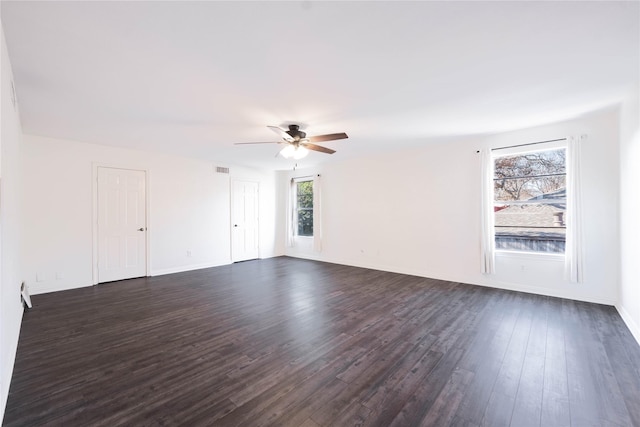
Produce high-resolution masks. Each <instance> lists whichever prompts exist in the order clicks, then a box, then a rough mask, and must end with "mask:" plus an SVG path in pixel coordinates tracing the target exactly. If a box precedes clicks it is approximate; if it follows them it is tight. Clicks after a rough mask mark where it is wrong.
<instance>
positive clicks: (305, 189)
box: [295, 181, 313, 236]
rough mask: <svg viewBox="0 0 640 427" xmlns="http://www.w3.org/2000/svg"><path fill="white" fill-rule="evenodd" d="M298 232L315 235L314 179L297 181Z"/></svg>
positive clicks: (298, 233) (299, 233)
mask: <svg viewBox="0 0 640 427" xmlns="http://www.w3.org/2000/svg"><path fill="white" fill-rule="evenodd" d="M295 219H296V223H297V225H296V234H297V235H298V236H313V181H300V182H297V183H296V216H295Z"/></svg>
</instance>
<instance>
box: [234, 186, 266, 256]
mask: <svg viewBox="0 0 640 427" xmlns="http://www.w3.org/2000/svg"><path fill="white" fill-rule="evenodd" d="M231 185H232V192H231V198H232V201H231V258H232V261H233V262H237V261H246V260H248V259H256V258H258V257H259V256H260V253H259V227H258V223H259V218H258V200H259V199H258V183H257V182H250V181H237V180H233V181H232V182H231Z"/></svg>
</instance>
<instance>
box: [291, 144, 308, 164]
mask: <svg viewBox="0 0 640 427" xmlns="http://www.w3.org/2000/svg"><path fill="white" fill-rule="evenodd" d="M307 154H309V150H307V149H306V148H305V147H303V146H301V145H299V146H298V147H296V150H295V151H294V152H293V158H294V159H296V160H300V159H302V158H303V157H307Z"/></svg>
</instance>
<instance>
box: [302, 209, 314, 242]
mask: <svg viewBox="0 0 640 427" xmlns="http://www.w3.org/2000/svg"><path fill="white" fill-rule="evenodd" d="M298 236H313V210H312V209H308V210H299V211H298Z"/></svg>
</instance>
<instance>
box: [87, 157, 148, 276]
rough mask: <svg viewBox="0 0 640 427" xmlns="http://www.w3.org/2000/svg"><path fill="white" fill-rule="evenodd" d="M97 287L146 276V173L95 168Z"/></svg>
mask: <svg viewBox="0 0 640 427" xmlns="http://www.w3.org/2000/svg"><path fill="white" fill-rule="evenodd" d="M97 172H98V177H97V178H98V190H97V193H98V197H97V199H98V200H97V202H98V204H97V211H98V218H97V219H98V230H97V240H98V244H97V250H98V283H103V282H111V281H114V280H124V279H130V278H133V277H141V276H146V274H147V245H146V241H147V239H146V233H147V231H146V230H147V226H146V173H145V171H140V170H130V169H118V168H110V167H98V170H97Z"/></svg>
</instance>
